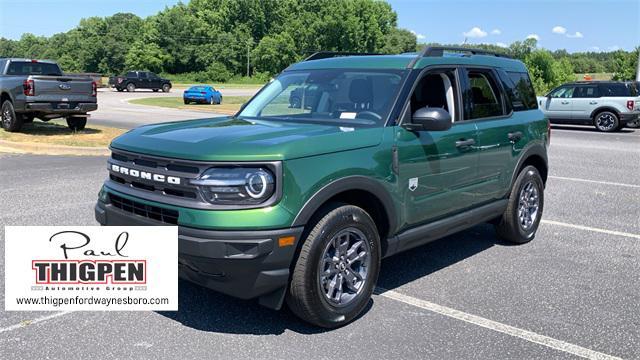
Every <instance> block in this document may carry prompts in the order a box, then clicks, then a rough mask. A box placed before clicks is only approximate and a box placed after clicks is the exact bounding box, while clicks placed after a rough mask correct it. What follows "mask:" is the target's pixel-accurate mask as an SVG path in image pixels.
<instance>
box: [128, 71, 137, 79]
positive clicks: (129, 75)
mask: <svg viewBox="0 0 640 360" xmlns="http://www.w3.org/2000/svg"><path fill="white" fill-rule="evenodd" d="M127 77H129V78H134V77H138V75H136V72H135V71H129V72H128V73H127Z"/></svg>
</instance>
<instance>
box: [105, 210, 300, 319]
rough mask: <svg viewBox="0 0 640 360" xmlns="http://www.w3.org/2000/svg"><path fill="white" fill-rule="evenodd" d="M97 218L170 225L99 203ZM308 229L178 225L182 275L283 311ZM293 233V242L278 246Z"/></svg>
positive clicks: (118, 222) (107, 222) (111, 222)
mask: <svg viewBox="0 0 640 360" xmlns="http://www.w3.org/2000/svg"><path fill="white" fill-rule="evenodd" d="M95 217H96V220H97V221H98V222H99V223H100V224H102V225H140V226H157V225H166V224H164V223H162V222H159V221H156V220H152V219H149V218H147V217H144V216H140V215H137V214H134V213H131V212H127V211H124V210H121V209H119V208H116V207H114V206H113V205H111V204H107V203H104V202H102V201H98V203H97V204H96V207H95ZM302 231H303V228H302V227H298V228H287V229H278V230H260V231H218V230H203V229H196V228H190V227H184V226H179V227H178V266H179V275H180V277H181V278H183V279H186V280H189V281H191V282H194V283H196V284H199V285H201V286H204V287H207V288H209V289H212V290H215V291H219V292H221V293H224V294H227V295H231V296H234V297H238V298H242V299H252V298H256V297H258V298H259V302H260V304H261V305H264V306H266V307H269V308H273V309H279V308H280V307H281V306H282V303H283V300H284V295H285V292H286V289H287V285H288V282H289V268H290V265H291V261H292V260H293V258H294V255H295V249H296V244H297V242H298V241H299V239H300V236H301V234H302ZM288 236H294V237H295V241H294V243H293V245H289V246H283V247H280V246H279V241H278V239H280V238H281V237H288Z"/></svg>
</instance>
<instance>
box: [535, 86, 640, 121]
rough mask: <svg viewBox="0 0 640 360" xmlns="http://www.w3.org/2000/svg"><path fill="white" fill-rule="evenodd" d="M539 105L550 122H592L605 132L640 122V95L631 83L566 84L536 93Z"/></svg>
mask: <svg viewBox="0 0 640 360" xmlns="http://www.w3.org/2000/svg"><path fill="white" fill-rule="evenodd" d="M538 105H539V107H540V109H541V110H542V111H543V112H544V114H545V115H546V116H547V117H548V118H549V120H550V121H551V123H553V124H578V125H593V126H595V127H596V129H598V130H600V131H605V132H610V131H616V130H620V129H622V128H623V127H625V126H628V127H633V128H637V127H638V126H639V125H640V97H639V96H638V89H637V88H636V86H635V84H634V83H624V82H616V81H594V82H575V83H568V84H564V85H561V86H559V87H557V88H555V89H553V90H551V91H550V92H549V93H548V94H547V95H546V96H544V97H542V96H539V97H538Z"/></svg>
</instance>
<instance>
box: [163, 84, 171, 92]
mask: <svg viewBox="0 0 640 360" xmlns="http://www.w3.org/2000/svg"><path fill="white" fill-rule="evenodd" d="M169 91H171V85H169V84H164V85H162V92H166V93H167V92H169Z"/></svg>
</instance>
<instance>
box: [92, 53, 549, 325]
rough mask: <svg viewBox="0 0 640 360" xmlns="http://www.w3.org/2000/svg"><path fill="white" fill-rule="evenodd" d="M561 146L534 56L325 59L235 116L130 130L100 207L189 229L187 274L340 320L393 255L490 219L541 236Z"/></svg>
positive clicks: (182, 256)
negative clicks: (554, 148) (556, 144)
mask: <svg viewBox="0 0 640 360" xmlns="http://www.w3.org/2000/svg"><path fill="white" fill-rule="evenodd" d="M292 99H294V100H293V101H292ZM548 144H549V122H548V120H547V119H546V118H545V117H544V115H543V114H542V112H541V111H540V110H538V108H537V102H536V97H535V93H534V91H533V88H532V86H531V82H530V79H529V76H528V74H527V69H526V68H525V66H524V65H523V63H522V62H520V61H517V60H513V59H510V58H506V57H504V56H501V55H500V54H495V53H489V52H485V51H482V50H475V49H467V48H449V47H428V48H426V49H425V50H424V51H422V52H421V53H419V54H402V55H362V56H358V55H357V54H345V53H327V52H322V53H317V54H314V55H313V56H311V57H310V58H308V59H306V60H305V61H302V62H300V63H297V64H294V65H291V66H290V67H289V68H287V69H286V70H285V71H283V72H282V73H281V74H280V75H279V76H278V77H276V78H275V79H274V80H272V81H271V82H269V83H268V84H267V85H266V86H264V87H263V88H262V89H261V90H260V91H259V92H258V93H257V94H256V95H255V96H254V97H253V98H252V99H251V100H250V101H249V102H248V103H246V104H245V105H244V106H243V108H242V109H241V110H240V111H239V112H238V113H237V114H236V115H235V116H232V117H226V118H214V119H203V120H192V121H182V122H172V123H165V124H159V125H158V124H154V125H147V126H142V127H140V128H137V129H135V130H132V131H129V132H128V133H126V134H124V135H122V136H120V137H118V138H117V139H115V140H114V141H113V142H112V143H111V149H112V152H113V153H112V155H111V157H110V158H109V164H108V171H109V178H108V179H107V180H106V182H105V183H104V186H103V188H102V190H101V191H100V194H99V200H98V203H97V205H96V208H95V216H96V219H97V220H98V222H100V223H101V224H103V225H165V224H166V225H178V226H179V240H178V241H179V255H178V258H179V273H180V276H181V277H182V278H184V279H187V280H189V281H192V282H195V283H197V284H200V285H202V286H205V287H207V288H210V289H214V290H216V291H219V292H222V293H225V294H229V295H232V296H236V297H239V298H243V299H251V298H258V299H259V300H258V301H259V303H260V304H262V305H264V306H266V307H269V308H272V309H279V308H281V307H282V305H283V304H284V303H285V302H286V303H287V304H288V306H289V307H290V308H291V310H292V311H293V312H294V313H295V314H297V315H298V316H300V317H301V318H302V319H304V320H306V321H308V322H310V323H313V324H315V325H318V326H322V327H336V326H340V325H343V324H345V323H348V322H349V321H351V320H353V319H354V318H355V317H356V316H357V315H358V314H359V313H361V312H362V310H363V309H364V308H365V306H366V304H367V303H368V302H369V301H370V297H371V294H372V292H373V290H374V288H375V284H376V281H377V278H378V273H379V272H380V261H381V259H382V258H385V257H388V256H391V255H394V254H397V253H399V252H402V251H407V250H410V249H412V248H415V247H417V246H419V245H422V244H425V243H427V242H430V241H433V240H435V239H438V238H442V237H444V236H447V235H449V234H453V233H455V232H458V231H460V230H463V229H465V228H469V227H471V226H474V225H476V224H480V223H483V222H491V223H493V224H494V225H495V227H496V233H497V235H498V237H499V238H501V239H503V240H506V241H509V242H514V243H524V242H527V241H530V240H531V239H533V237H534V236H535V233H536V230H537V228H538V224H539V223H540V218H541V216H542V210H543V205H544V197H543V191H544V186H545V181H546V179H547V173H548V168H547V147H548Z"/></svg>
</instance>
